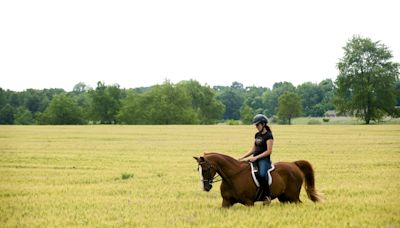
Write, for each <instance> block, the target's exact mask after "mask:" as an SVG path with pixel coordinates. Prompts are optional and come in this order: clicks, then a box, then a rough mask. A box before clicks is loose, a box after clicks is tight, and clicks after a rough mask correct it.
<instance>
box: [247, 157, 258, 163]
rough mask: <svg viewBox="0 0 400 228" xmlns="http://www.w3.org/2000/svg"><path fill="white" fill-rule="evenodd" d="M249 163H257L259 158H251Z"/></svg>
mask: <svg viewBox="0 0 400 228" xmlns="http://www.w3.org/2000/svg"><path fill="white" fill-rule="evenodd" d="M249 161H250V162H255V161H257V158H255V157H251V158H249Z"/></svg>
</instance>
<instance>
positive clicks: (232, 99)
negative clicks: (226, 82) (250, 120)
mask: <svg viewBox="0 0 400 228" xmlns="http://www.w3.org/2000/svg"><path fill="white" fill-rule="evenodd" d="M218 99H219V100H220V101H221V102H222V103H223V104H224V106H225V113H224V116H223V118H224V119H225V120H227V119H233V120H239V119H240V108H241V107H242V105H243V102H244V97H243V96H242V95H241V94H240V93H239V92H238V91H237V90H234V89H228V90H225V91H223V92H222V93H221V94H219V96H218Z"/></svg>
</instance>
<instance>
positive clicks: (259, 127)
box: [256, 123, 263, 131]
mask: <svg viewBox="0 0 400 228" xmlns="http://www.w3.org/2000/svg"><path fill="white" fill-rule="evenodd" d="M256 128H257V130H258V131H262V130H263V125H262V124H261V123H258V124H256Z"/></svg>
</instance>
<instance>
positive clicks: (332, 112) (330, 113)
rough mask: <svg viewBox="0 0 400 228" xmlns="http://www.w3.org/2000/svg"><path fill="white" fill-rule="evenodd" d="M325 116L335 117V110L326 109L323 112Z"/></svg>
mask: <svg viewBox="0 0 400 228" xmlns="http://www.w3.org/2000/svg"><path fill="white" fill-rule="evenodd" d="M325 116H326V117H336V111H335V110H328V111H326V112H325Z"/></svg>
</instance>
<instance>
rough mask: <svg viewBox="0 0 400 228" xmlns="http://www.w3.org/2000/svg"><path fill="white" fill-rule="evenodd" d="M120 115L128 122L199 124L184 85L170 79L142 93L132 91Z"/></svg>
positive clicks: (122, 119)
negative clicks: (177, 84)
mask: <svg viewBox="0 0 400 228" xmlns="http://www.w3.org/2000/svg"><path fill="white" fill-rule="evenodd" d="M118 119H119V120H120V121H121V122H124V123H128V124H196V123H199V122H200V121H199V118H198V114H197V113H196V111H195V110H194V109H193V107H192V100H191V98H190V96H189V94H187V93H186V91H185V90H184V89H183V87H180V86H176V85H173V84H172V83H170V82H169V81H166V82H164V84H162V85H157V86H154V87H153V88H152V89H151V90H149V91H147V92H144V93H142V94H136V93H134V92H132V93H129V94H128V96H127V98H126V99H124V100H123V101H122V108H121V110H120V111H119V113H118Z"/></svg>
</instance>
